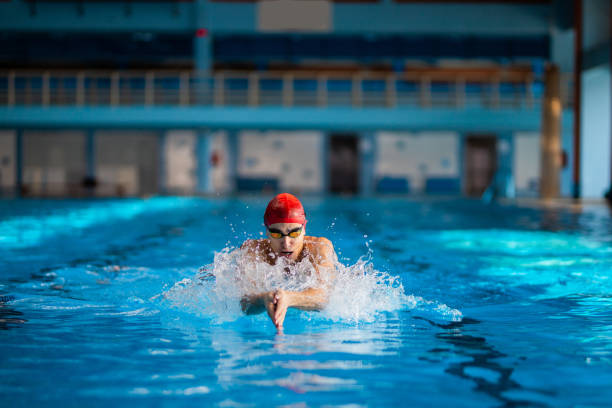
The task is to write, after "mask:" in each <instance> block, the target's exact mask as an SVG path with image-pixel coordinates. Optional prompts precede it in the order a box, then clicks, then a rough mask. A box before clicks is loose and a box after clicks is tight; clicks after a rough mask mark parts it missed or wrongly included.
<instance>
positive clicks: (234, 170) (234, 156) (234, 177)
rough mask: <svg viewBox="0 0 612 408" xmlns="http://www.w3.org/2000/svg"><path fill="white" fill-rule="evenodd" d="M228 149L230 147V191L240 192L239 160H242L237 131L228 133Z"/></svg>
mask: <svg viewBox="0 0 612 408" xmlns="http://www.w3.org/2000/svg"><path fill="white" fill-rule="evenodd" d="M227 147H228V152H227V153H228V155H227V156H228V158H227V159H228V163H227V165H228V172H227V173H228V178H229V180H228V185H229V187H230V191H232V192H234V193H235V192H236V191H237V190H238V160H239V158H240V139H239V137H238V132H237V131H236V130H229V131H228V132H227Z"/></svg>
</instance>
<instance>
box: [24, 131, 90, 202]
mask: <svg viewBox="0 0 612 408" xmlns="http://www.w3.org/2000/svg"><path fill="white" fill-rule="evenodd" d="M22 175H23V185H24V187H25V189H26V191H27V192H28V194H33V195H55V196H63V195H67V194H69V193H70V190H71V189H78V188H80V185H81V182H82V181H83V178H84V177H85V175H86V161H85V132H84V131H78V130H27V131H24V132H23V169H22Z"/></svg>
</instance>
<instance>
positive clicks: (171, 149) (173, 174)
mask: <svg viewBox="0 0 612 408" xmlns="http://www.w3.org/2000/svg"><path fill="white" fill-rule="evenodd" d="M196 148H197V135H196V132H195V131H193V130H170V131H168V132H167V133H166V141H165V146H164V159H165V164H166V168H165V173H166V175H165V176H166V189H167V190H168V191H170V192H174V191H175V192H181V193H192V192H194V191H195V189H196V185H197V167H198V162H197V155H196ZM206 159H207V158H206Z"/></svg>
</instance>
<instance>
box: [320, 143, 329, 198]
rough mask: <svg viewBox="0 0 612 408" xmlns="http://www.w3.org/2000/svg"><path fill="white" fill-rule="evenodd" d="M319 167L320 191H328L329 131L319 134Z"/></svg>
mask: <svg viewBox="0 0 612 408" xmlns="http://www.w3.org/2000/svg"><path fill="white" fill-rule="evenodd" d="M320 148H321V169H322V172H323V175H322V180H321V181H322V188H321V190H322V191H321V192H322V193H329V184H330V180H329V179H330V174H329V133H328V132H323V135H322V136H321V146H320Z"/></svg>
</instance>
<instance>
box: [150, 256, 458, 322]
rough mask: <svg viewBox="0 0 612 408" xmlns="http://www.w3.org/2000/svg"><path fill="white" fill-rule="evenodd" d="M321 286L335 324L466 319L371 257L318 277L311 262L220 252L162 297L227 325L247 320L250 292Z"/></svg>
mask: <svg viewBox="0 0 612 408" xmlns="http://www.w3.org/2000/svg"><path fill="white" fill-rule="evenodd" d="M321 286H327V287H329V288H330V291H329V298H328V303H327V305H326V307H325V308H324V309H323V310H322V311H321V313H320V315H319V316H320V317H319V318H323V319H327V320H331V321H334V322H346V323H361V322H374V321H376V320H377V319H378V318H380V317H381V315H383V314H384V313H387V312H397V311H402V310H414V311H415V312H425V314H427V315H428V317H430V318H434V319H436V320H444V321H460V320H461V319H462V314H461V312H460V311H459V310H456V309H452V308H450V307H448V306H446V305H444V304H441V303H439V302H436V301H430V300H426V299H423V298H421V297H416V296H413V295H406V294H405V290H404V287H403V285H402V283H401V281H400V279H399V277H398V276H393V275H390V274H389V273H387V272H384V271H379V270H376V269H375V268H374V265H373V263H372V261H371V254H369V255H368V256H367V257H362V258H360V259H359V260H358V261H357V262H356V263H355V264H353V265H348V266H346V265H343V264H341V263H340V262H338V261H337V260H336V261H335V267H334V270H333V271H321V274H320V276H319V274H317V272H316V271H315V269H314V267H313V265H312V264H311V263H310V262H309V261H308V260H307V259H304V260H303V261H301V262H297V263H289V262H288V261H286V260H285V259H284V258H281V259H279V260H278V261H277V263H276V265H270V264H268V263H266V262H253V261H251V260H249V259H248V258H247V257H246V256H245V252H244V251H243V250H241V249H233V248H225V249H223V250H222V251H220V252H217V253H216V254H215V257H214V262H213V263H212V264H211V265H208V266H206V267H203V268H201V269H200V271H199V273H198V274H197V275H196V276H194V277H193V278H186V279H183V280H181V281H179V282H177V283H175V284H174V286H173V287H171V288H170V289H169V290H167V291H165V292H164V293H163V294H162V295H163V299H165V301H167V302H170V305H171V307H172V308H174V309H178V310H180V311H182V312H187V313H189V314H193V315H196V316H199V317H204V318H209V319H211V320H212V321H213V322H216V323H222V322H226V321H234V320H237V319H238V318H240V317H242V316H244V314H243V313H242V311H241V308H240V299H241V298H242V297H243V296H245V295H247V294H255V293H263V292H266V291H273V290H277V289H285V290H289V291H302V290H305V289H308V288H312V287H321ZM303 315H304V316H308V317H306V318H307V319H310V318H311V317H312V315H311V314H306V313H305V314H303Z"/></svg>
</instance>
